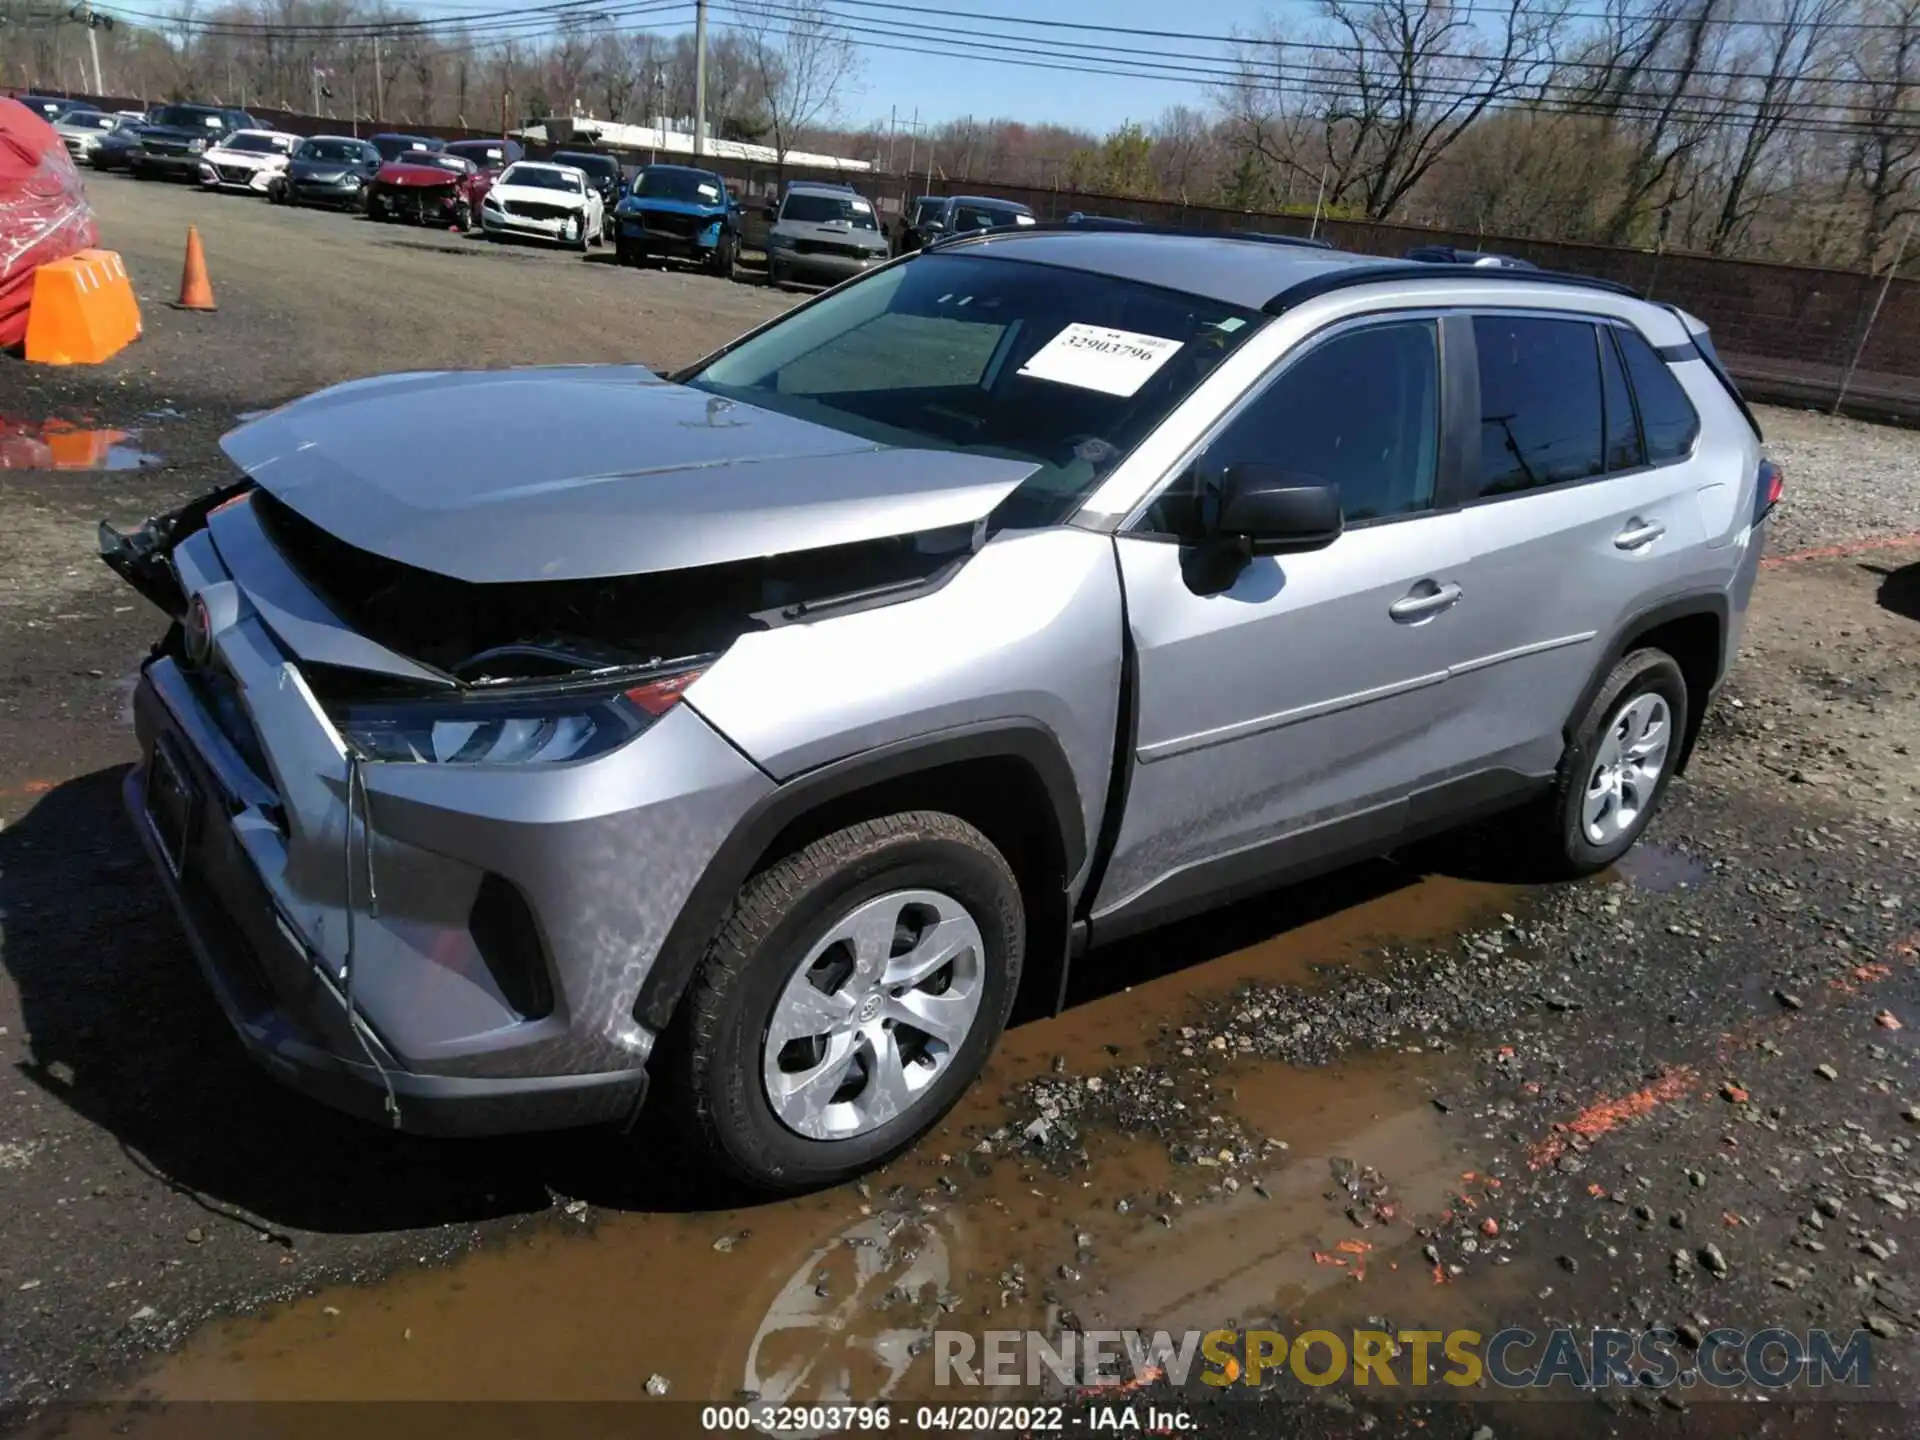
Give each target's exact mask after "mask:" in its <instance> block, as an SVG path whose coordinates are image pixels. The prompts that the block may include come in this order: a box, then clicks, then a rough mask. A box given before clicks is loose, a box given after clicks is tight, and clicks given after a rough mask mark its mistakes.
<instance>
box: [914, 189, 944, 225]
mask: <svg viewBox="0 0 1920 1440" xmlns="http://www.w3.org/2000/svg"><path fill="white" fill-rule="evenodd" d="M946 203H947V202H946V201H945V200H941V199H936V198H934V197H932V196H923V197H921V200H920V202H919V203H918V204H917V205H915V206H914V207H913V223H914V224H916V225H924V224H926V223H927V222H928V221H929V220H938V219H939V218H940V211H941V209H942V208H943V207H944V206H945V205H946Z"/></svg>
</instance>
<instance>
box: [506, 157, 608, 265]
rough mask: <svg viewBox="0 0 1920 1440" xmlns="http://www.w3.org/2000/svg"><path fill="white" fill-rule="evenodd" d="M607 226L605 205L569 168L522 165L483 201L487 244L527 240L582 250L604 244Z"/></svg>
mask: <svg viewBox="0 0 1920 1440" xmlns="http://www.w3.org/2000/svg"><path fill="white" fill-rule="evenodd" d="M605 224H606V202H605V201H603V200H602V199H601V198H600V192H599V191H597V190H595V189H594V188H593V185H592V183H591V182H590V181H589V180H588V179H587V177H586V174H585V173H584V172H583V171H580V170H576V169H574V168H573V166H571V165H549V164H547V163H545V162H544V161H539V160H521V161H518V162H516V163H515V164H512V165H509V166H508V167H507V168H506V169H505V170H502V171H501V172H500V178H499V179H498V180H496V181H494V182H493V188H492V189H491V190H489V191H488V192H487V196H486V199H484V200H482V201H481V202H480V228H481V230H483V231H484V232H485V233H486V236H487V238H488V239H489V240H498V239H501V238H502V237H505V236H510V235H524V236H527V237H529V238H531V239H536V240H547V241H551V242H553V243H555V244H560V245H567V246H571V247H572V248H573V249H575V250H582V251H584V250H585V249H586V248H587V247H588V246H589V245H598V244H599V243H600V239H601V235H600V232H601V230H602V229H603V228H604V226H605Z"/></svg>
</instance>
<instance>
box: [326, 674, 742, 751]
mask: <svg viewBox="0 0 1920 1440" xmlns="http://www.w3.org/2000/svg"><path fill="white" fill-rule="evenodd" d="M704 669H705V667H704V666H701V667H699V668H697V669H684V670H677V671H674V672H673V673H671V674H667V675H655V676H652V677H650V678H648V679H647V680H645V681H643V682H641V683H639V684H635V685H628V686H626V687H625V688H623V689H619V690H613V691H606V690H582V689H581V688H580V687H578V686H568V687H565V688H557V687H543V688H540V689H534V688H532V687H528V686H519V685H516V686H515V687H513V690H512V692H511V693H508V694H493V695H463V696H461V697H460V698H458V699H451V700H406V701H379V702H368V703H360V704H345V705H341V706H339V707H337V708H335V709H332V710H331V711H330V714H331V718H332V720H333V723H334V724H335V726H337V727H338V729H339V731H340V736H341V738H342V739H343V740H345V741H346V743H347V745H348V746H349V747H350V748H351V749H353V750H354V751H355V752H356V753H358V754H359V756H360V757H361V758H362V759H363V760H384V761H395V762H402V763H414V764H437V765H536V764H554V763H558V762H560V761H563V760H591V759H593V758H594V757H595V756H598V755H604V754H606V753H607V752H608V751H609V750H613V749H617V748H618V747H619V746H621V745H624V744H626V743H627V741H629V740H631V739H633V738H634V737H635V736H636V735H639V734H640V733H641V732H642V731H644V730H645V729H647V727H648V726H650V725H652V724H653V722H654V721H656V720H658V719H659V718H660V717H661V716H662V715H665V714H666V713H667V711H669V710H671V709H672V708H673V707H674V706H675V705H677V704H678V703H679V702H680V696H681V694H682V693H683V692H684V691H685V690H686V688H687V687H688V686H689V685H691V684H692V683H693V682H694V681H695V680H697V679H698V678H699V677H700V675H701V673H702V671H703V670H704Z"/></svg>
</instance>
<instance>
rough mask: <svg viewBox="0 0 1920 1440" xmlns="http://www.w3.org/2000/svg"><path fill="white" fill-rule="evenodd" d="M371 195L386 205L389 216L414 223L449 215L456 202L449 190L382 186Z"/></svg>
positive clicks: (409, 186)
mask: <svg viewBox="0 0 1920 1440" xmlns="http://www.w3.org/2000/svg"><path fill="white" fill-rule="evenodd" d="M373 193H374V194H375V195H376V196H377V197H378V198H379V199H381V200H382V201H384V202H385V203H386V207H387V210H388V212H389V213H390V214H393V215H398V216H400V217H401V218H403V219H409V220H415V221H419V220H425V219H428V218H429V217H432V218H436V219H437V218H439V217H440V216H442V215H447V214H451V213H452V211H453V209H454V207H455V202H456V197H455V196H454V193H453V191H452V190H450V189H447V190H442V189H424V190H423V189H420V188H419V187H417V186H412V185H393V186H385V185H382V186H377V187H376V188H375V189H374V192H373Z"/></svg>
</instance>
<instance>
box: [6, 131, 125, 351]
mask: <svg viewBox="0 0 1920 1440" xmlns="http://www.w3.org/2000/svg"><path fill="white" fill-rule="evenodd" d="M99 243H100V232H99V231H98V230H97V229H96V228H95V227H94V223H93V207H92V206H91V205H89V204H87V195H86V191H85V190H84V189H82V188H81V185H80V172H79V171H78V170H75V169H74V168H73V161H72V160H71V159H69V158H68V156H67V147H66V146H65V144H63V143H62V142H61V139H60V137H59V136H58V135H56V134H55V133H54V130H53V127H52V126H51V125H49V124H47V122H46V121H44V120H42V119H41V118H40V117H39V116H38V115H36V114H34V113H33V112H32V111H31V110H29V109H27V107H26V106H24V105H22V104H21V103H20V102H19V101H17V100H8V99H6V98H5V97H0V350H4V349H12V348H13V347H14V346H16V345H19V344H20V343H21V342H22V341H24V340H25V339H26V338H27V305H28V302H29V301H31V300H32V299H33V272H34V271H36V270H38V269H39V268H40V267H41V266H42V265H45V264H47V263H48V262H49V261H53V260H59V259H63V258H64V257H66V256H68V255H71V254H73V252H74V251H76V250H85V249H86V248H87V247H88V246H90V245H97V244H99Z"/></svg>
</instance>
